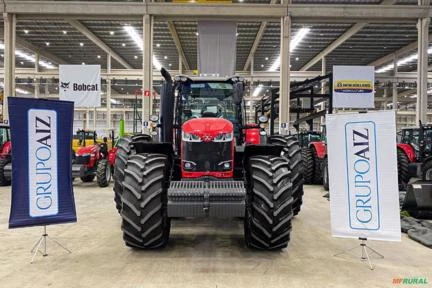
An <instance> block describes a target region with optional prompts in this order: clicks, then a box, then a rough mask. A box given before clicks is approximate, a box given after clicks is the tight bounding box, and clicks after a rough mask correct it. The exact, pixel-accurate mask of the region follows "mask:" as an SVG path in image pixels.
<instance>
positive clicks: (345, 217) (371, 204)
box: [326, 111, 401, 241]
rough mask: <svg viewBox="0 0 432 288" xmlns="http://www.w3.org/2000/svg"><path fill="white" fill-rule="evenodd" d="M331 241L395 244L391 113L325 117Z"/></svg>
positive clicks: (397, 228)
mask: <svg viewBox="0 0 432 288" xmlns="http://www.w3.org/2000/svg"><path fill="white" fill-rule="evenodd" d="M326 127H327V150H328V165H329V167H328V169H329V180H330V207H331V230H332V235H333V236H335V237H352V238H358V237H364V238H368V239H374V240H389V241H400V237H401V230H400V229H401V228H400V215H399V189H398V176H397V159H396V115H395V112H394V111H382V112H369V113H348V114H329V115H327V116H326Z"/></svg>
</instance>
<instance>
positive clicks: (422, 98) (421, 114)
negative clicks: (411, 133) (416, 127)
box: [416, 0, 430, 124]
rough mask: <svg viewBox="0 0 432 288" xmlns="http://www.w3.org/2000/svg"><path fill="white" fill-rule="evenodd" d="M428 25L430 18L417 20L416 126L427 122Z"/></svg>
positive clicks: (425, 2) (420, 2) (421, 3)
mask: <svg viewBox="0 0 432 288" xmlns="http://www.w3.org/2000/svg"><path fill="white" fill-rule="evenodd" d="M419 5H429V1H425V0H423V1H422V0H419ZM429 23H430V18H423V19H419V20H418V23H417V31H418V34H417V35H418V58H417V106H416V124H418V123H419V121H421V122H422V123H425V124H426V122H427V108H428V95H427V74H428V53H427V50H428V45H429V37H428V36H429Z"/></svg>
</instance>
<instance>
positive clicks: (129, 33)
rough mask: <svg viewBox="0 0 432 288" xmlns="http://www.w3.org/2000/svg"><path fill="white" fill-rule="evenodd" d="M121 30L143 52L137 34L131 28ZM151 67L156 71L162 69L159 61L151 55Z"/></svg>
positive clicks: (141, 43) (126, 27)
mask: <svg viewBox="0 0 432 288" xmlns="http://www.w3.org/2000/svg"><path fill="white" fill-rule="evenodd" d="M123 29H124V30H125V31H126V32H127V33H128V35H129V37H131V38H132V40H133V41H134V42H135V44H136V45H137V46H138V48H140V49H141V51H143V50H144V47H143V45H144V43H143V40H142V38H141V36H139V35H138V33H137V32H136V30H135V28H134V27H132V26H123ZM153 66H154V67H155V68H156V69H157V70H161V69H162V65H161V64H160V62H159V60H158V59H157V58H156V56H154V55H153Z"/></svg>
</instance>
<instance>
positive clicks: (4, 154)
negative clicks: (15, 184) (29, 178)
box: [0, 123, 12, 186]
mask: <svg viewBox="0 0 432 288" xmlns="http://www.w3.org/2000/svg"><path fill="white" fill-rule="evenodd" d="M11 156H12V142H11V138H10V129H9V125H8V124H4V123H1V124H0V186H8V185H10V183H11V179H12V163H11V162H12V157H11Z"/></svg>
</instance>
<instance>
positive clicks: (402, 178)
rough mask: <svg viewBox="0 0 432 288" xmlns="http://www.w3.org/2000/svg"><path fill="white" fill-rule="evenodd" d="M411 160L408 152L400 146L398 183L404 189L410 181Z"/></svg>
mask: <svg viewBox="0 0 432 288" xmlns="http://www.w3.org/2000/svg"><path fill="white" fill-rule="evenodd" d="M408 165H409V160H408V156H407V155H406V153H405V152H404V151H403V150H402V149H400V148H398V149H397V168H398V184H399V188H400V189H402V190H403V189H404V188H405V187H406V185H407V184H408V181H409V178H410V177H409V172H408ZM423 178H424V177H423Z"/></svg>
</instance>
